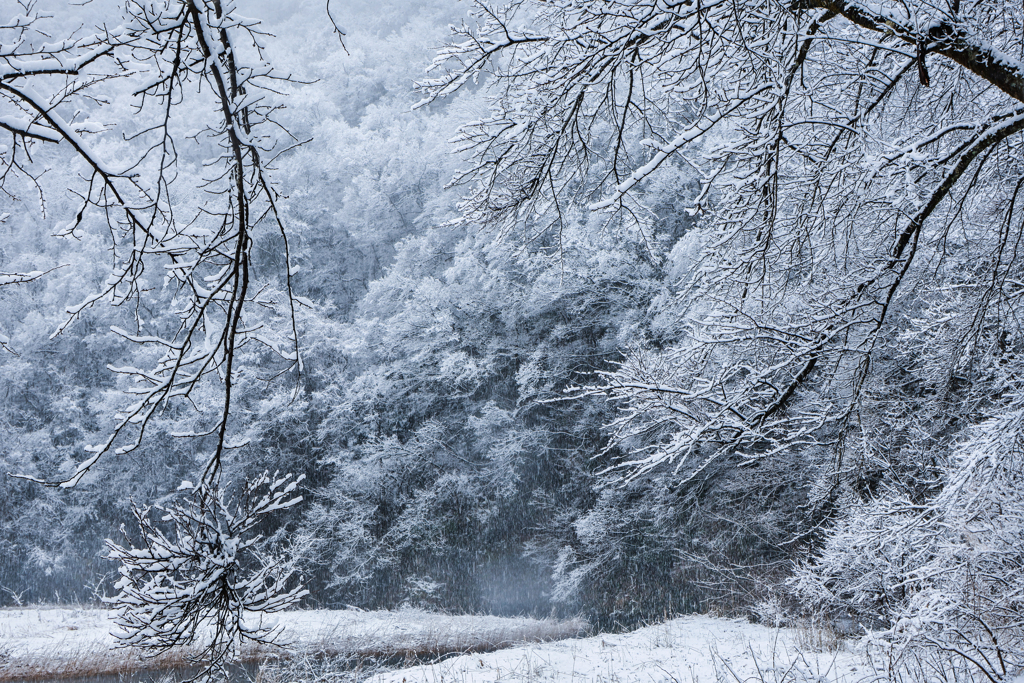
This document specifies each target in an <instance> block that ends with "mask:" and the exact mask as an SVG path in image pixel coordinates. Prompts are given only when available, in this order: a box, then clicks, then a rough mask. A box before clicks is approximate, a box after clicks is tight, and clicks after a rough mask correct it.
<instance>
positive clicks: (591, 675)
mask: <svg viewBox="0 0 1024 683" xmlns="http://www.w3.org/2000/svg"><path fill="white" fill-rule="evenodd" d="M806 637H807V634H806V633H803V632H800V631H796V630H793V629H771V628H767V627H764V626H758V625H755V624H750V623H747V622H745V621H740V620H734V619H718V618H714V617H706V616H689V617H681V618H678V619H673V620H671V621H668V622H665V623H664V624H659V625H657V626H649V627H647V628H642V629H640V630H638V631H634V632H632V633H624V634H614V635H612V634H604V635H599V636H594V637H591V638H574V639H571V640H562V641H558V642H551V643H537V644H532V645H522V646H517V647H514V648H510V649H506V650H501V651H498V652H491V653H487V654H467V655H462V656H459V657H455V658H451V659H447V660H444V661H442V662H440V663H438V664H430V665H423V666H417V667H413V668H409V669H400V670H395V671H390V672H387V673H382V674H377V675H375V676H374V677H373V678H371V679H370V680H369V681H367V682H366V683H497V682H499V681H500V682H503V683H506V682H507V683H527V682H529V683H549V682H552V683H662V682H664V683H716V682H718V681H722V682H726V683H727V682H730V681H731V682H737V681H742V682H747V681H757V682H760V681H765V682H766V683H777V682H778V683H781V682H783V681H786V682H794V683H797V682H799V683H804V682H806V683H812V682H813V683H827V682H833V681H840V682H846V683H855V682H860V681H864V680H871V679H875V680H877V676H875V675H872V672H871V670H870V667H868V666H866V665H865V660H864V656H863V655H861V654H857V653H856V652H854V651H853V648H850V649H846V648H840V651H839V652H838V653H836V652H815V651H813V650H812V649H811V648H809V647H808V646H806V645H802V644H801V641H802V640H805V639H806Z"/></svg>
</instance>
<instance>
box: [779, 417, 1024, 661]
mask: <svg viewBox="0 0 1024 683" xmlns="http://www.w3.org/2000/svg"><path fill="white" fill-rule="evenodd" d="M1022 404H1024V401H1022V400H1021V399H1020V398H1019V397H1018V399H1017V400H1016V401H1014V403H1013V406H1012V409H1010V410H1007V411H1005V412H1003V413H1002V414H999V415H997V416H995V417H992V418H990V419H988V420H985V421H984V422H982V423H980V424H979V425H977V426H976V427H974V428H972V429H971V430H969V433H968V435H967V438H966V439H965V440H964V441H963V442H961V443H960V444H959V445H958V446H957V447H956V448H955V449H954V451H953V455H952V458H951V460H950V463H949V465H948V466H947V467H946V468H945V469H944V472H943V479H944V480H943V486H942V489H941V491H940V492H939V493H938V494H937V495H935V496H934V497H933V498H932V499H930V500H927V501H925V502H923V503H915V502H913V501H912V500H911V499H909V498H908V497H906V496H902V495H899V494H895V493H891V492H890V493H888V494H883V495H880V496H879V497H878V498H877V499H875V500H872V501H869V502H867V503H863V504H859V505H855V506H851V507H850V508H849V509H848V511H847V513H846V515H845V517H844V518H843V519H842V520H841V521H840V522H839V523H838V524H837V525H836V527H835V529H834V530H833V531H832V533H831V535H830V537H829V538H828V540H827V542H826V543H825V545H824V547H823V549H822V551H821V552H820V554H819V556H818V557H817V558H815V559H814V560H813V561H812V562H811V563H809V564H807V565H806V566H804V567H802V568H801V569H799V571H798V572H797V575H796V576H795V577H794V579H793V581H792V583H793V586H794V587H795V589H796V591H797V593H798V594H799V595H800V596H801V597H802V598H803V599H804V600H806V601H807V602H808V603H809V604H810V605H812V606H813V607H815V608H816V609H818V610H820V611H823V612H828V613H831V614H833V615H835V616H839V615H844V614H848V615H850V616H852V617H854V618H855V619H857V620H860V623H861V627H862V632H863V629H867V630H868V631H873V632H872V633H871V636H872V641H873V642H875V643H881V644H883V645H885V646H886V647H893V648H895V649H896V651H900V652H902V651H906V650H905V648H908V647H913V648H918V647H924V648H926V649H930V650H933V651H938V652H941V653H945V655H947V656H948V657H950V658H952V659H953V660H958V661H959V662H960V663H961V664H963V665H964V666H967V667H969V668H975V669H977V670H980V672H981V673H983V674H985V675H986V676H987V677H989V678H992V679H993V680H998V679H999V678H1001V677H1005V676H1007V675H1008V674H1010V673H1013V671H1014V670H1016V669H1020V668H1022V667H1024V405H1022Z"/></svg>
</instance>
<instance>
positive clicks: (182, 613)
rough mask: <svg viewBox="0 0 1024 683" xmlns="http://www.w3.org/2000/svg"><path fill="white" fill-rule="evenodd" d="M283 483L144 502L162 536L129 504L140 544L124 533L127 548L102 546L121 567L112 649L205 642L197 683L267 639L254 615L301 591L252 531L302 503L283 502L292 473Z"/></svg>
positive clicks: (283, 604)
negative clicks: (116, 644)
mask: <svg viewBox="0 0 1024 683" xmlns="http://www.w3.org/2000/svg"><path fill="white" fill-rule="evenodd" d="M290 479H291V475H285V476H284V477H281V478H280V479H278V478H277V475H276V473H275V475H274V477H273V478H272V477H270V476H269V475H268V474H267V473H263V475H261V476H259V477H257V478H255V479H253V480H249V481H246V483H245V485H244V486H243V487H242V490H241V492H240V493H239V494H238V496H237V497H236V498H233V499H228V500H225V494H224V491H223V490H222V489H221V488H220V487H219V486H217V485H216V484H210V483H207V482H204V483H202V484H201V485H199V486H193V485H192V484H191V483H190V482H184V483H183V484H182V487H181V488H180V489H179V490H190V491H191V495H190V496H189V497H188V498H187V499H186V500H184V501H181V502H177V503H174V504H172V505H169V506H167V507H161V506H154V508H155V509H156V510H158V511H160V512H161V513H163V514H162V517H161V518H160V520H159V522H167V523H169V527H170V528H169V529H167V530H165V529H164V528H163V526H164V525H162V524H159V522H157V521H154V520H153V519H152V518H151V516H150V511H151V510H152V509H154V508H151V507H145V508H141V509H140V508H138V507H136V508H134V513H135V517H136V519H137V520H138V523H139V527H140V529H141V531H142V538H143V542H142V545H141V547H135V545H134V544H132V543H131V541H130V540H129V539H128V537H127V534H125V539H126V541H127V547H126V546H121V545H118V544H116V543H114V542H113V541H110V540H108V541H107V547H108V548H109V550H110V555H109V557H110V558H111V559H113V560H117V561H118V562H120V563H121V567H120V573H121V580H120V581H119V582H118V583H117V584H116V586H115V588H117V590H118V591H119V593H118V595H117V596H116V597H114V598H110V599H108V600H107V602H109V603H110V604H113V605H115V606H116V609H117V619H116V623H117V625H118V626H120V627H121V628H122V629H123V630H124V634H122V635H120V636H119V637H120V639H121V642H120V644H121V645H122V646H124V647H137V648H142V649H143V650H144V651H146V652H147V654H148V655H150V656H156V655H158V654H161V653H163V652H166V651H167V650H169V649H171V648H173V647H176V646H188V645H192V644H193V643H195V642H196V641H197V640H205V642H204V643H203V644H204V650H203V652H202V654H201V655H200V656H199V658H201V659H203V660H205V661H204V667H203V669H202V670H201V672H200V674H199V675H198V676H197V678H202V679H208V678H210V677H211V676H213V675H214V674H217V673H223V672H224V669H225V666H226V665H227V664H228V663H230V662H231V661H232V659H233V657H234V656H235V654H236V653H237V651H238V647H239V645H241V642H242V641H243V640H248V641H253V642H255V643H271V642H273V640H274V637H275V636H276V635H277V630H276V629H274V628H273V627H272V626H269V627H268V626H266V625H264V623H263V621H262V618H261V617H262V615H263V614H264V613H270V612H279V611H281V610H283V609H285V608H287V607H290V606H292V605H294V604H295V603H296V602H297V601H298V600H299V599H300V598H302V597H303V596H304V595H306V593H307V591H306V590H304V589H303V588H302V586H301V585H295V584H296V582H295V581H294V580H292V579H293V577H294V574H295V570H294V568H293V565H292V564H291V563H285V562H282V561H280V560H278V559H277V558H275V557H270V556H267V555H265V554H263V553H261V552H260V540H261V539H262V536H261V535H260V534H259V533H255V532H254V530H255V529H256V527H257V525H258V524H260V522H261V521H262V518H263V517H265V516H266V515H268V514H270V513H272V512H274V511H276V510H281V509H284V508H288V507H291V506H292V505H295V504H296V503H298V502H300V501H301V500H302V497H301V496H292V493H293V492H294V490H295V488H296V486H297V484H298V483H299V482H300V481H301V480H302V477H298V478H297V479H296V480H295V481H289V480H290ZM123 531H124V527H123V526H122V532H123Z"/></svg>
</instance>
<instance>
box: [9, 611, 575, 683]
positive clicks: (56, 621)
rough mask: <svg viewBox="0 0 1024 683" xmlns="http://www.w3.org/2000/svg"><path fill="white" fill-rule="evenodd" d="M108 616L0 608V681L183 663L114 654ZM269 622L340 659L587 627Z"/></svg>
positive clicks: (421, 615)
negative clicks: (154, 660)
mask: <svg viewBox="0 0 1024 683" xmlns="http://www.w3.org/2000/svg"><path fill="white" fill-rule="evenodd" d="M110 616H111V615H110V613H108V612H106V611H104V610H98V609H73V608H25V609H0V681H3V680H16V679H20V678H26V677H33V678H39V677H46V676H71V675H78V674H90V675H91V674H101V673H117V672H122V671H126V670H132V669H138V668H142V667H149V666H153V665H154V664H157V665H162V666H167V665H174V664H178V663H180V662H181V661H182V660H183V656H182V655H183V654H185V653H176V654H172V655H170V656H165V657H163V658H162V661H158V662H145V661H142V660H141V659H140V658H139V657H138V655H135V654H132V653H130V652H126V651H125V650H123V649H116V650H115V649H113V648H114V646H115V644H116V643H117V639H116V638H115V637H114V636H113V635H112V633H111V632H112V631H113V630H114V629H115V627H114V624H113V622H112V621H111V620H110ZM274 618H275V620H276V621H277V622H278V623H279V624H280V625H281V626H282V627H284V630H283V632H282V634H281V636H280V638H279V639H278V642H279V643H280V644H281V645H284V646H286V647H288V649H289V650H291V651H293V652H297V653H300V654H321V653H323V654H328V655H342V656H344V655H400V654H420V653H426V652H446V653H447V652H463V651H468V650H489V649H494V648H497V647H507V646H509V645H512V644H514V643H522V642H524V641H538V640H551V639H555V638H564V637H567V636H571V635H575V634H577V633H579V632H580V631H581V630H582V629H584V628H585V627H586V624H585V623H584V622H581V621H576V620H568V621H553V620H547V619H544V620H538V619H527V618H502V617H491V616H446V615H442V614H433V613H430V612H424V611H420V610H401V611H397V612H361V611H358V610H309V611H295V612H285V613H282V614H279V615H275V617H274ZM247 654H248V655H249V656H259V654H260V653H258V652H249V653H247ZM267 654H270V653H267Z"/></svg>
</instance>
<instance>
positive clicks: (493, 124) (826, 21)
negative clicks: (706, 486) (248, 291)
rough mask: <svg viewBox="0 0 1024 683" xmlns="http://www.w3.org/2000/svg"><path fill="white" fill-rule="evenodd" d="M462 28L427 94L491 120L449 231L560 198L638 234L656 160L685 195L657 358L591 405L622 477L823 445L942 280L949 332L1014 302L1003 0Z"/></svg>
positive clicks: (774, 8) (591, 8) (1014, 43)
mask: <svg viewBox="0 0 1024 683" xmlns="http://www.w3.org/2000/svg"><path fill="white" fill-rule="evenodd" d="M476 13H477V15H478V18H479V23H478V25H477V26H476V27H471V26H468V25H463V26H461V27H458V28H456V29H455V30H456V38H455V41H454V42H452V43H451V44H450V45H449V46H447V47H446V48H445V49H443V50H442V51H441V52H440V53H439V56H438V59H437V62H436V65H435V66H436V68H438V69H440V70H441V71H442V73H441V75H440V76H439V77H437V78H435V79H433V80H430V81H427V82H425V83H424V84H423V87H424V89H425V90H426V93H427V95H428V99H434V98H437V97H443V96H445V95H448V94H450V93H452V92H453V91H455V90H457V89H459V88H460V87H462V86H463V85H464V84H465V83H467V82H468V81H469V80H470V79H473V78H476V77H477V76H478V75H480V74H483V73H489V74H490V79H491V86H490V93H491V95H492V100H491V111H490V112H489V114H488V115H486V116H483V117H481V118H480V119H479V120H477V121H474V122H472V123H469V124H467V125H465V126H464V127H463V129H462V132H461V134H460V137H459V140H460V141H461V144H462V145H463V146H464V147H465V148H467V149H470V150H473V151H474V152H475V157H474V158H475V160H476V163H475V164H474V165H473V166H471V167H470V168H469V169H468V170H467V171H465V172H464V173H463V175H462V176H461V177H460V178H459V179H460V180H461V181H464V182H466V183H468V184H469V195H468V197H467V199H466V201H465V204H464V211H465V214H466V216H467V218H468V219H470V220H473V221H477V222H480V223H483V224H485V225H495V226H499V227H500V228H501V229H503V230H507V231H516V230H523V229H525V230H527V231H528V233H527V235H528V236H529V237H533V236H535V235H536V232H537V231H538V230H546V229H548V228H549V227H551V226H552V225H557V223H558V216H559V212H560V207H561V206H563V205H564V203H566V202H569V201H573V200H574V201H576V202H589V204H590V207H591V208H592V209H593V210H595V211H599V212H601V211H624V212H626V213H627V214H628V215H630V216H633V217H635V218H636V220H637V222H638V224H639V225H641V226H642V225H643V224H644V223H645V221H644V213H643V212H644V208H643V200H644V192H643V191H644V188H645V183H647V181H648V180H649V179H650V177H651V175H652V174H653V173H654V172H655V171H656V170H657V169H659V168H660V167H662V166H664V165H665V164H666V163H667V162H668V160H669V159H681V160H683V161H684V162H685V163H687V164H691V165H692V166H693V167H694V168H695V169H696V170H697V172H698V173H699V174H700V177H701V178H702V190H701V192H700V193H699V195H698V196H697V199H696V201H695V202H693V204H692V210H693V211H695V212H696V213H698V214H699V215H700V216H701V221H700V228H699V230H698V231H697V232H695V233H694V234H692V235H690V236H689V237H688V240H689V241H690V249H691V250H692V263H691V265H690V267H689V269H688V271H687V272H686V273H685V285H686V286H685V288H684V289H683V293H682V294H681V296H680V298H679V303H678V309H677V314H676V315H677V318H678V320H679V326H680V334H679V339H678V342H677V343H675V344H673V345H672V346H671V348H666V349H658V350H655V351H646V350H640V351H638V352H637V353H635V354H632V355H631V356H630V358H629V359H627V360H626V362H625V363H623V365H622V366H621V367H620V368H619V370H618V371H616V372H614V373H611V374H608V375H606V377H605V381H604V383H603V384H602V385H600V386H599V387H596V388H595V390H597V391H602V392H606V393H607V394H609V395H610V396H612V397H613V398H615V399H619V400H621V401H622V403H623V406H624V410H623V413H622V414H621V416H620V417H619V419H617V420H616V421H615V422H614V423H613V425H612V429H613V433H614V438H615V439H616V441H617V442H618V443H621V444H628V445H632V446H633V447H634V448H633V453H634V456H633V457H632V458H630V459H629V461H628V463H627V464H628V466H629V467H630V468H631V471H633V472H644V471H649V470H651V469H653V468H656V467H659V466H662V465H663V464H664V463H675V466H676V467H687V468H691V469H690V470H689V471H690V472H691V473H692V472H693V471H694V470H699V469H700V468H701V467H702V466H704V464H705V463H707V462H709V461H710V460H713V459H714V458H716V457H718V456H719V455H722V454H725V453H742V454H743V455H744V457H745V458H746V459H747V460H748V461H754V460H757V459H759V458H764V457H766V456H768V455H770V454H773V453H779V452H784V451H789V450H792V449H794V448H799V447H807V446H811V445H817V444H823V443H825V442H828V441H834V440H835V439H836V438H838V437H837V436H836V435H837V434H841V433H843V431H844V430H846V429H847V428H849V427H851V425H852V424H854V423H856V421H857V417H858V408H859V406H860V405H861V403H860V401H861V398H862V396H863V392H864V389H865V386H866V384H867V383H868V381H869V378H870V377H871V376H872V374H873V373H876V372H879V371H881V370H884V363H881V362H879V360H880V358H879V356H881V355H884V353H882V352H880V350H879V347H880V345H884V343H885V340H886V339H887V338H890V337H891V335H892V333H893V330H894V329H898V328H899V327H900V326H901V325H902V324H903V322H904V320H903V315H904V314H905V311H906V310H907V307H908V306H909V305H910V304H907V303H906V301H907V300H908V299H911V298H913V295H914V293H915V291H920V288H921V287H927V286H929V285H931V284H933V283H943V284H944V281H943V276H944V275H945V274H946V273H947V272H949V271H948V270H946V269H947V268H949V267H950V266H951V265H952V264H953V263H957V264H964V265H965V266H966V264H968V263H969V264H970V268H971V269H972V283H964V285H963V287H964V288H966V289H965V291H964V292H963V295H964V297H965V299H966V298H972V301H971V302H969V303H968V302H966V301H965V303H967V307H966V308H965V309H964V310H961V311H960V315H963V316H965V317H966V318H968V319H976V320H981V319H982V318H984V317H985V315H986V312H988V311H990V310H993V308H994V307H997V306H999V305H1000V304H1001V302H1004V301H1007V302H1008V301H1012V300H1015V299H1016V291H1017V285H1016V284H1015V283H1016V282H1017V280H1016V278H1015V277H1014V276H1013V275H1012V273H1013V271H1014V269H1015V267H1016V260H1015V254H1016V252H1015V248H1014V245H1016V243H1017V239H1018V236H1019V234H1020V230H1021V228H1020V219H1021V213H1020V205H1019V202H1018V201H1017V199H1018V194H1019V191H1020V189H1021V186H1022V185H1021V183H1020V182H1019V178H1020V176H1021V171H1022V170H1024V169H1022V168H1021V162H1020V159H1021V155H1020V145H1021V141H1022V139H1024V138H1022V135H1021V131H1024V109H1022V102H1024V67H1022V66H1021V62H1020V58H1021V55H1020V50H1021V48H1020V46H1021V45H1022V43H1024V35H1022V30H1024V29H1022V26H1024V22H1022V18H1024V17H1022V10H1021V9H1020V8H1019V7H1016V6H1010V5H1007V4H1005V3H1002V2H999V1H998V0H992V1H991V2H990V1H982V2H978V3H970V4H963V5H961V3H959V2H952V3H949V4H948V5H946V4H941V3H940V4H939V5H935V4H933V3H924V2H913V3H906V2H885V3H882V4H877V3H875V4H861V3H858V2H831V1H829V0H794V1H793V2H778V1H777V0H750V1H749V2H746V1H745V2H742V3H740V4H739V5H737V4H736V3H733V2H728V3H725V2H700V3H696V2H689V1H683V2H665V1H663V0H604V1H602V2H581V1H576V0H559V1H556V2H514V3H511V4H509V5H507V6H505V7H502V8H500V9H499V8H494V7H491V6H490V5H486V4H483V3H479V4H478V5H477V9H476ZM630 136H636V137H642V138H643V139H644V141H645V149H646V151H644V152H643V153H637V152H635V151H631V150H629V146H628V140H629V138H630ZM609 140H610V141H611V144H610V145H608V146H607V147H605V146H603V145H605V144H607V143H608V141H609ZM595 174H596V175H597V176H598V179H599V182H588V180H589V179H590V178H593V177H594V175H595ZM538 215H539V216H542V217H546V218H544V219H542V220H538V219H537V218H536V217H537V216H538ZM545 221H547V222H545ZM936 271H938V277H937V278H936V275H935V273H936ZM971 291H973V294H974V295H975V296H973V297H968V292H971ZM1007 334H1008V335H1009V339H1006V340H1005V343H1008V344H1013V343H1015V342H1016V341H1017V340H1016V331H1015V330H1014V329H1013V328H1012V327H1010V328H1008V329H1007Z"/></svg>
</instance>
